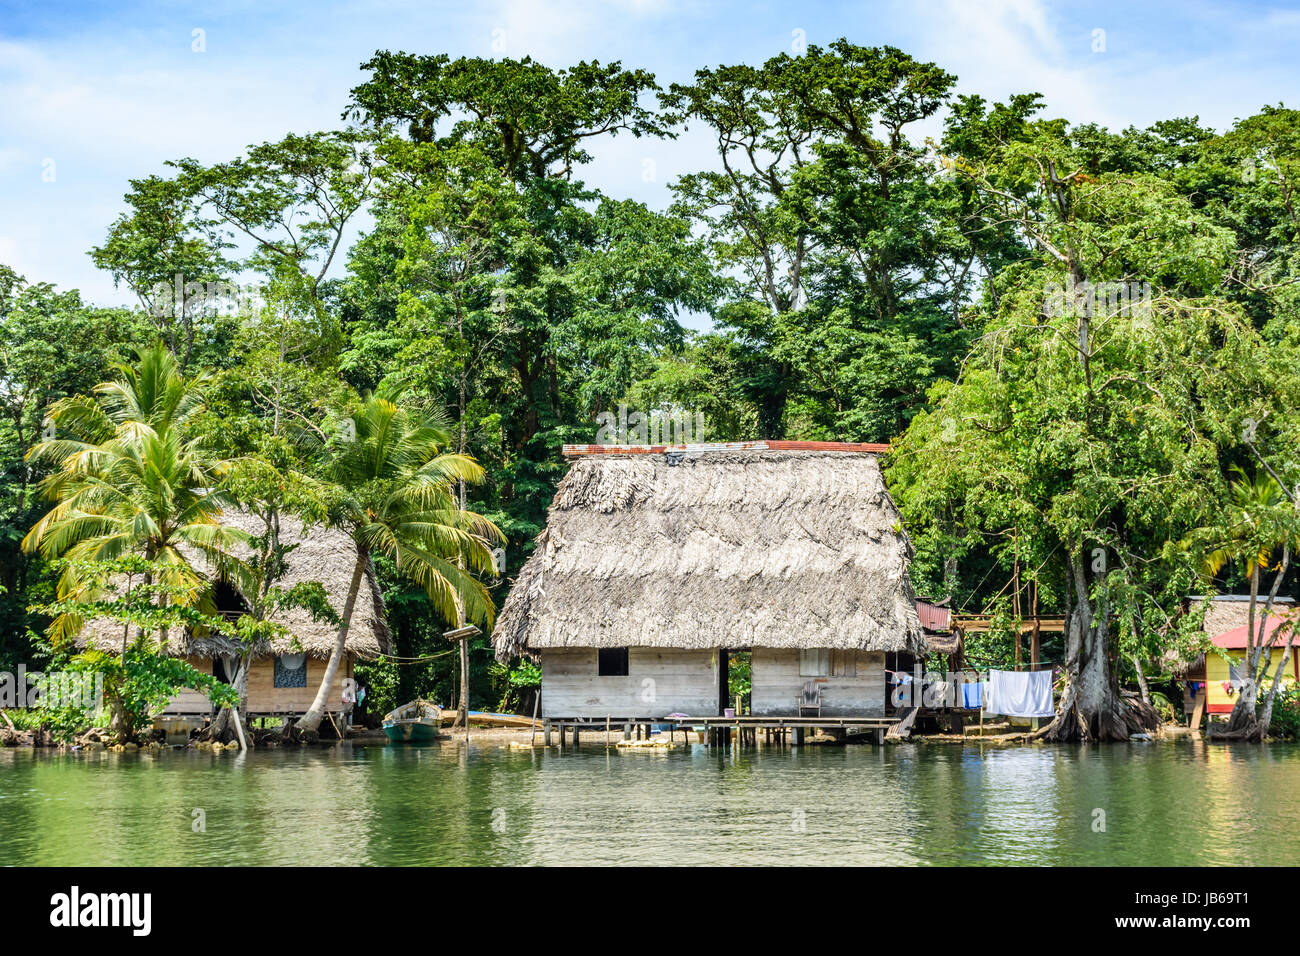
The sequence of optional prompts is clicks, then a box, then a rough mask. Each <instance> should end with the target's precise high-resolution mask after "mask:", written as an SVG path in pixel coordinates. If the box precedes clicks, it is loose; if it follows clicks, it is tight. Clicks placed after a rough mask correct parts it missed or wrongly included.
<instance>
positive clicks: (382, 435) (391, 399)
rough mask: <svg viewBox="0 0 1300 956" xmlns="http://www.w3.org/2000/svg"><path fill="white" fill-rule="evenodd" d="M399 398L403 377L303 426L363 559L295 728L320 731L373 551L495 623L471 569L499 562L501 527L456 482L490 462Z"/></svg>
mask: <svg viewBox="0 0 1300 956" xmlns="http://www.w3.org/2000/svg"><path fill="white" fill-rule="evenodd" d="M402 398H403V390H402V389H401V388H400V387H399V386H389V387H386V388H383V389H381V390H380V391H379V392H377V393H374V394H370V395H367V396H365V397H364V398H363V399H362V401H361V403H360V404H359V406H357V408H356V410H355V411H353V412H351V413H348V414H341V415H339V416H337V427H336V428H334V429H333V431H334V437H332V438H326V436H325V435H324V434H323V433H316V434H314V435H307V436H304V437H306V438H307V440H308V442H309V443H310V444H312V445H314V446H315V447H314V452H315V456H316V458H317V460H318V461H319V463H320V470H321V474H322V476H323V477H324V478H325V479H327V480H328V481H329V482H331V483H332V485H333V486H334V491H335V501H334V502H333V504H332V508H331V511H332V517H331V521H332V523H334V524H335V525H337V526H338V527H341V528H344V529H346V530H347V531H348V533H349V534H350V535H351V536H352V540H353V542H354V544H355V545H356V563H355V565H354V567H353V572H352V580H351V583H350V584H349V587H348V594H347V599H346V603H345V604H344V607H343V614H342V623H341V624H340V626H339V632H338V639H337V640H336V641H335V642H334V648H333V651H332V652H331V653H330V658H329V663H328V664H327V665H326V667H325V675H324V677H323V678H322V680H321V685H320V689H319V690H318V691H317V693H316V699H315V701H314V702H313V703H312V705H311V708H310V709H309V710H308V711H307V713H306V714H304V715H303V717H302V718H301V719H300V720H299V721H298V722H297V724H296V727H297V729H298V730H304V731H306V730H310V731H315V730H316V729H317V728H318V727H319V726H320V722H321V720H322V719H323V717H324V714H325V708H326V705H327V703H328V701H329V699H330V695H331V694H332V693H333V689H334V680H335V677H336V676H337V674H338V669H339V665H340V662H341V661H342V659H343V651H344V647H345V646H346V643H347V636H348V629H349V627H350V626H351V622H352V613H353V610H354V609H355V607H356V599H357V592H358V591H359V590H360V587H361V582H362V579H363V578H364V576H365V572H366V568H367V566H368V565H369V563H370V560H371V556H372V555H375V554H383V555H386V556H387V557H388V558H390V559H391V560H392V561H393V562H394V563H395V564H396V565H397V569H398V571H399V572H401V573H402V574H404V575H406V577H408V578H409V579H411V580H412V581H413V582H415V583H416V584H418V585H419V586H421V587H423V588H424V590H425V592H426V593H427V594H428V595H429V598H430V600H431V601H432V602H433V605H434V607H435V608H436V609H437V611H438V612H439V613H440V614H441V615H442V616H443V617H444V618H445V619H446V620H447V621H450V622H454V623H455V624H457V625H460V624H464V623H465V622H467V621H469V622H473V623H477V624H482V625H483V626H484V627H489V626H490V625H491V623H492V620H493V617H494V616H495V613H496V608H495V607H494V605H493V603H492V598H491V596H490V595H489V594H488V591H487V589H486V588H485V587H484V586H483V584H482V582H481V581H480V580H479V579H478V578H477V577H475V576H474V573H473V572H476V571H488V572H491V571H493V570H494V562H493V558H492V551H491V546H492V544H493V543H494V542H496V541H500V540H502V536H501V532H500V531H499V530H498V529H497V527H496V525H494V524H493V523H492V522H491V521H489V520H488V519H487V518H484V517H483V516H481V515H478V514H475V513H474V512H472V511H467V510H465V509H464V508H462V507H461V506H460V505H459V503H458V502H457V499H456V495H455V492H454V486H455V485H456V483H458V482H462V481H463V482H466V483H470V484H476V483H478V482H480V481H482V480H483V469H482V468H481V467H480V466H479V465H478V463H477V462H475V461H474V460H473V459H472V458H470V457H468V456H465V455H457V454H449V453H447V452H445V451H444V449H445V448H446V447H447V446H448V444H449V442H450V434H449V432H448V430H447V429H446V428H445V427H444V425H443V424H442V422H440V421H439V420H437V419H435V418H431V417H427V416H423V415H420V414H418V413H416V412H414V411H412V410H411V409H408V408H406V407H405V406H403V404H402Z"/></svg>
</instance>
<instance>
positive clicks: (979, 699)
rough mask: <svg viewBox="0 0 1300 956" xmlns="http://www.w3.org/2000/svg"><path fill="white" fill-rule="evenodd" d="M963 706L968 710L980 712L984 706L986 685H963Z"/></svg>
mask: <svg viewBox="0 0 1300 956" xmlns="http://www.w3.org/2000/svg"><path fill="white" fill-rule="evenodd" d="M961 705H962V706H963V707H965V708H966V709H968V710H979V709H980V708H981V707H983V706H984V684H983V683H982V682H981V683H968V684H962V685H961Z"/></svg>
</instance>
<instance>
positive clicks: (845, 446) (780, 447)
mask: <svg viewBox="0 0 1300 956" xmlns="http://www.w3.org/2000/svg"><path fill="white" fill-rule="evenodd" d="M670 451H686V452H710V451H843V452H856V453H858V454H861V453H864V452H865V453H869V454H873V455H883V454H885V453H886V452H888V451H889V445H888V444H879V443H876V442H861V441H736V442H708V443H703V444H699V445H565V446H564V447H563V448H562V449H561V452H562V453H563V454H564V455H565V456H568V457H571V456H576V455H662V454H664V453H665V452H670Z"/></svg>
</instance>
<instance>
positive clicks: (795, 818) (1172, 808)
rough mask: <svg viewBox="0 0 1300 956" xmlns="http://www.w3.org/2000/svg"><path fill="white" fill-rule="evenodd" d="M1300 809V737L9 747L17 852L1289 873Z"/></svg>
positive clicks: (36, 859)
mask: <svg viewBox="0 0 1300 956" xmlns="http://www.w3.org/2000/svg"><path fill="white" fill-rule="evenodd" d="M196 810H202V814H201V817H202V820H203V822H204V824H205V832H195V821H196V820H197V819H198V817H197V816H196V813H195V811H196ZM1098 811H1104V821H1103V818H1102V817H1101V815H1100V813H1099V812H1098ZM1298 821H1300V744H1291V743H1286V744H1281V743H1278V744H1265V745H1263V746H1250V745H1238V744H1232V745H1224V744H1214V745H1209V744H1206V743H1203V742H1201V741H1195V740H1189V739H1184V740H1174V741H1163V742H1153V743H1130V744H1119V745H1104V746H1091V747H1078V746H1063V745H1062V746H1051V745H1028V746H1010V747H1008V746H995V745H980V744H974V743H970V744H965V745H943V744H928V745H927V744H903V745H899V746H887V747H878V746H870V745H863V746H848V747H820V746H819V747H802V748H797V749H782V748H765V749H761V750H744V751H741V752H740V753H739V754H733V753H732V752H731V751H730V750H719V749H717V748H714V749H708V748H706V747H704V746H703V745H691V747H690V748H689V749H685V748H678V749H677V750H674V751H671V752H659V753H647V752H637V753H619V752H617V751H615V750H609V751H607V750H606V749H605V748H604V747H603V746H602V745H599V744H597V745H594V746H589V745H583V746H582V747H581V748H579V749H578V750H577V751H574V750H573V749H572V748H570V749H568V750H566V751H565V752H563V753H560V752H558V751H556V750H551V751H549V752H546V751H542V750H540V749H539V750H536V751H530V750H513V751H512V750H509V749H505V748H502V747H499V746H485V747H481V748H480V747H479V746H478V745H475V746H473V747H472V748H471V749H470V750H469V752H468V754H467V753H466V748H465V745H464V744H463V743H462V742H455V741H445V742H442V743H439V744H433V745H430V746H427V747H400V746H393V745H389V746H360V745H354V744H344V745H341V746H338V747H334V748H310V749H302V750H300V749H284V750H281V749H271V750H259V751H256V752H253V753H250V754H247V755H239V754H234V753H231V754H221V755H217V754H213V753H211V752H203V751H187V750H171V751H162V752H158V753H148V752H146V753H131V754H109V753H103V752H93V753H82V752H77V753H58V752H54V751H35V752H34V751H32V750H30V749H8V750H3V751H0V854H2V857H0V861H2V862H3V863H4V864H8V865H33V864H37V865H56V866H76V865H186V864H204V865H214V864H253V865H278V864H316V865H339V864H343V865H348V864H473V865H519V864H522V865H548V864H613V865H619V864H678V865H683V864H822V865H841V864H899V865H908V864H1083V865H1091V864H1120V865H1123V864H1142V865H1176V866H1177V865H1204V864H1210V865H1233V864H1247V863H1250V864H1281V865H1287V864H1291V865H1294V864H1296V863H1300V823H1298ZM1103 822H1104V831H1102V830H1100V828H1099V824H1101V823H1103Z"/></svg>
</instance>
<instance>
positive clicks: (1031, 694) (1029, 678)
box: [984, 671, 1056, 717]
mask: <svg viewBox="0 0 1300 956" xmlns="http://www.w3.org/2000/svg"><path fill="white" fill-rule="evenodd" d="M984 709H985V710H987V711H989V712H990V713H994V714H1005V715H1006V716H1008V717H1051V716H1053V715H1054V714H1055V713H1056V708H1055V707H1054V706H1053V705H1052V672H1051V671H989V687H988V693H987V695H986V696H985V698H984Z"/></svg>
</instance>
